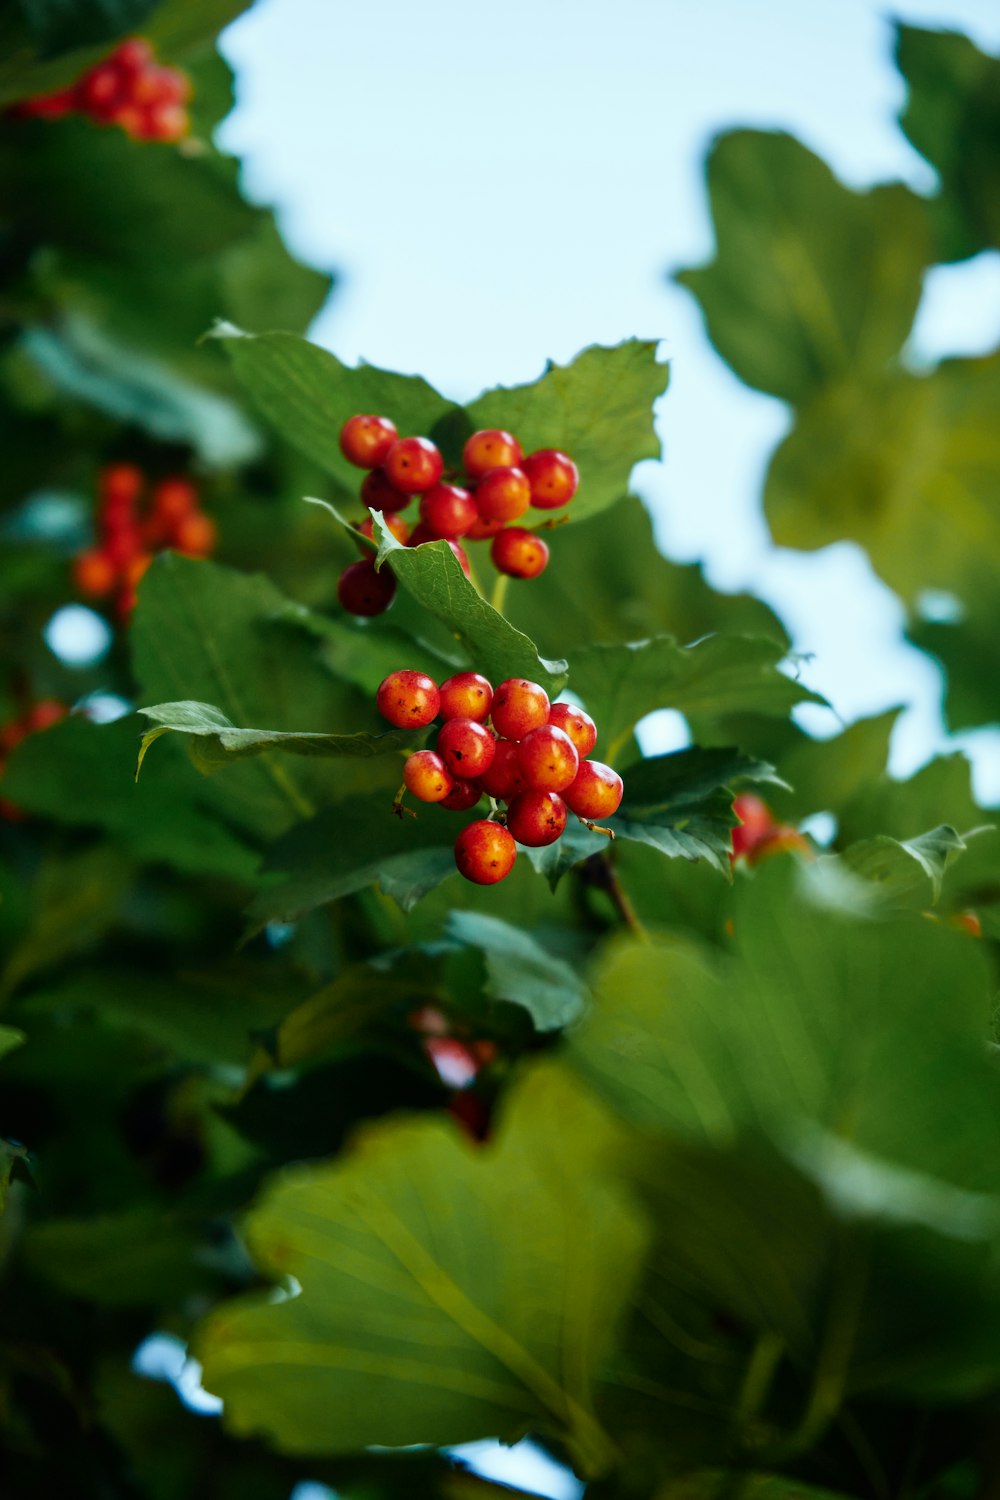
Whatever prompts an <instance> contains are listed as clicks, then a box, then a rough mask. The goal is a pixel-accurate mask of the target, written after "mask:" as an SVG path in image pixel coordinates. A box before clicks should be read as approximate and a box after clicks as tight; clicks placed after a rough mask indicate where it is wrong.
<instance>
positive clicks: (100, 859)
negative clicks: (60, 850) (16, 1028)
mask: <svg viewBox="0 0 1000 1500" xmlns="http://www.w3.org/2000/svg"><path fill="white" fill-rule="evenodd" d="M130 873H131V872H130V870H129V868H128V866H127V865H126V864H125V862H124V861H123V860H122V858H121V856H120V853H119V852H118V851H116V850H111V849H108V848H101V847H96V848H92V849H87V850H84V851H82V852H79V853H74V854H70V855H66V856H64V857H63V858H61V859H56V858H52V859H49V860H47V861H45V862H44V863H43V864H42V866H41V868H40V870H39V871H38V874H37V877H36V879H35V881H34V883H33V886H32V889H31V901H32V908H33V910H32V920H31V923H30V925H29V926H28V928H27V931H26V932H25V934H24V936H23V937H22V939H21V941H20V942H19V943H17V944H15V945H14V947H13V950H12V951H11V953H10V954H9V955H8V956H7V958H6V961H5V963H4V964H3V966H2V969H0V994H5V995H6V994H11V993H13V991H14V990H16V989H17V988H18V986H19V985H21V984H23V982H24V981H25V980H26V979H28V978H30V977H31V976H32V975H34V974H37V973H38V972H39V971H41V970H44V969H46V968H49V967H51V966H52V965H53V964H58V963H59V962H61V961H62V960H64V959H66V958H67V957H71V956H72V955H74V954H77V953H79V952H81V951H85V950H86V949H87V948H89V947H92V946H93V945H94V943H95V942H97V940H98V939H99V938H101V937H103V935H104V934H105V933H106V932H107V930H108V929H109V928H110V927H112V926H113V925H114V924H115V922H116V921H117V920H118V918H119V916H120V913H121V910H122V907H123V905H124V902H125V896H126V891H127V889H128V879H129V875H130Z"/></svg>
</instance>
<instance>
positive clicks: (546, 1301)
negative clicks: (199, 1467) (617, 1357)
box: [196, 1068, 644, 1476]
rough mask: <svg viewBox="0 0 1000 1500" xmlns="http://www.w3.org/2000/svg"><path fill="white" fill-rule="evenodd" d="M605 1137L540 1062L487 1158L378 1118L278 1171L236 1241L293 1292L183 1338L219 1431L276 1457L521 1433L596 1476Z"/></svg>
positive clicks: (618, 1220)
mask: <svg viewBox="0 0 1000 1500" xmlns="http://www.w3.org/2000/svg"><path fill="white" fill-rule="evenodd" d="M608 1138H609V1125H608V1123H607V1122H606V1120H605V1118H604V1116H603V1115H602V1114H600V1113H599V1112H598V1111H597V1109H596V1108H595V1106H594V1104H593V1103H592V1101H590V1100H589V1099H587V1098H586V1097H585V1096H584V1095H583V1094H582V1093H581V1091H579V1090H578V1089H576V1088H574V1087H572V1086H571V1085H570V1083H569V1082H568V1080H567V1079H566V1078H565V1077H564V1076H563V1075H562V1074H561V1073H560V1072H559V1071H558V1070H556V1069H554V1068H546V1069H544V1070H540V1071H538V1072H536V1073H534V1074H533V1075H531V1076H530V1077H529V1078H527V1079H526V1080H525V1081H524V1082H523V1083H522V1084H521V1086H520V1087H518V1088H517V1090H516V1091H515V1092H514V1094H513V1096H512V1097H510V1098H509V1099H508V1103H507V1108H506V1110H505V1113H504V1117H503V1121H502V1123H501V1128H500V1131H499V1135H498V1137H497V1139H496V1141H495V1143H494V1144H493V1145H492V1146H491V1147H490V1149H489V1150H488V1151H483V1150H480V1149H478V1148H477V1147H475V1146H474V1145H473V1144H472V1143H471V1142H469V1141H468V1140H467V1139H465V1138H463V1137H462V1136H461V1135H460V1134H459V1133H458V1132H457V1131H456V1130H455V1129H454V1128H452V1127H451V1126H450V1125H449V1124H446V1123H445V1122H444V1121H438V1120H431V1119H423V1120H415V1121H406V1120H402V1121H398V1120H397V1121H386V1122H383V1123H381V1124H379V1125H377V1126H375V1127H373V1128H371V1129H369V1130H368V1131H366V1133H365V1134H364V1135H363V1136H361V1137H359V1138H356V1140H355V1142H354V1145H353V1148H352V1149H350V1150H349V1151H348V1152H347V1153H346V1155H344V1156H343V1157H342V1158H341V1159H340V1161H339V1162H337V1163H335V1164H333V1165H331V1166H320V1167H312V1168H301V1167H300V1168H297V1169H292V1170H290V1171H286V1172H285V1173H284V1174H283V1176H282V1177H281V1179H280V1180H279V1181H277V1182H275V1183H274V1184H273V1185H272V1186H271V1188H270V1190H269V1192H268V1194H267V1196H266V1197H265V1199H264V1200H263V1202H262V1203H261V1204H260V1206H259V1207H258V1208H257V1209H256V1210H255V1211H254V1213H253V1214H252V1215H251V1217H250V1220H249V1222H248V1225H247V1233H248V1239H249V1244H250V1248H251V1251H252V1253H253V1255H254V1257H255V1259H256V1260H257V1262H258V1263H259V1264H260V1265H261V1267H262V1268H263V1269H265V1270H267V1272H269V1274H271V1275H272V1276H274V1277H278V1278H286V1277H289V1276H292V1277H294V1278H295V1282H296V1283H297V1284H298V1285H299V1286H300V1287H301V1291H300V1292H298V1293H297V1294H296V1295H294V1296H290V1295H289V1294H288V1293H287V1292H286V1293H285V1294H284V1295H282V1294H281V1293H277V1294H276V1293H273V1292H272V1293H271V1294H270V1295H269V1296H267V1297H265V1298H262V1297H260V1296H259V1295H258V1296H255V1297H249V1298H243V1299H241V1300H239V1301H237V1302H235V1303H231V1304H229V1305H227V1306H223V1307H222V1308H220V1309H219V1310H218V1311H216V1312H215V1313H214V1314H212V1315H211V1317H210V1318H209V1319H208V1320H207V1322H206V1323H205V1324H203V1325H202V1328H201V1332H200V1335H199V1337H198V1340H197V1344H196V1352H197V1356H198V1358H199V1359H200V1360H201V1361H202V1364H203V1367H204V1376H203V1379H204V1382H205V1385H206V1387H207V1388H208V1389H209V1390H211V1391H214V1392H215V1393H216V1394H218V1395H220V1396H221V1397H222V1398H223V1400H224V1401H225V1417H224V1420H225V1421H226V1422H227V1423H228V1424H229V1426H230V1427H231V1429H232V1430H233V1431H234V1432H237V1433H240V1434H243V1435H248V1434H250V1433H255V1434H262V1435H264V1436H266V1437H267V1438H268V1439H269V1440H270V1441H271V1442H272V1443H274V1444H276V1445H277V1446H278V1447H279V1448H281V1449H283V1450H284V1451H288V1452H294V1453H324V1452H325V1453H336V1452H350V1451H355V1450H358V1449H361V1448H362V1447H364V1446H365V1445H367V1444H371V1443H379V1444H385V1445H389V1446H399V1445H403V1444H409V1443H427V1442H430V1443H435V1444H445V1443H456V1442H462V1441H465V1440H468V1439H472V1438H475V1437H481V1436H486V1435H493V1434H498V1435H499V1436H500V1437H501V1438H503V1439H506V1440H507V1441H511V1440H512V1439H513V1438H514V1437H515V1436H519V1435H520V1434H521V1433H523V1432H524V1431H526V1430H529V1429H532V1428H534V1429H536V1430H541V1431H543V1432H547V1433H549V1434H551V1435H552V1436H553V1437H555V1438H556V1439H557V1441H559V1442H561V1443H564V1444H565V1445H566V1447H567V1449H568V1451H569V1453H570V1456H571V1458H572V1460H573V1462H574V1464H575V1465H576V1466H577V1467H578V1468H579V1470H580V1471H581V1472H583V1473H584V1474H587V1475H591V1476H593V1475H595V1474H598V1473H601V1472H603V1471H604V1470H606V1469H607V1468H608V1467H609V1466H610V1464H611V1463H612V1461H613V1458H614V1453H615V1450H614V1447H613V1445H612V1444H611V1442H610V1440H609V1439H608V1437H607V1436H606V1434H605V1433H604V1432H603V1431H602V1429H601V1428H600V1426H599V1424H598V1422H597V1420H596V1418H595V1416H594V1414H593V1408H592V1405H591V1384H592V1381H593V1380H594V1378H595V1376H596V1374H597V1371H598V1367H599V1365H600V1362H601V1360H602V1358H603V1357H604V1355H605V1354H606V1352H607V1350H608V1348H609V1345H610V1344H611V1342H612V1339H613V1336H614V1331H615V1328H616V1325H617V1323H618V1320H619V1317H620V1314H621V1312H622V1310H623V1307H624V1305H625V1303H626V1300H627V1298H628V1295H629V1291H630V1289H631V1286H632V1283H633V1279H634V1277H635V1273H636V1270H637V1268H638V1264H639V1259H640V1257H641V1254H642V1250H643V1245H644V1233H643V1227H642V1222H641V1220H639V1219H637V1217H636V1215H635V1213H634V1211H633V1210H632V1209H631V1208H630V1206H629V1204H628V1202H627V1200H626V1199H624V1198H623V1197H622V1196H620V1194H619V1192H618V1189H617V1187H616V1185H615V1183H614V1179H613V1177H612V1176H611V1174H610V1173H607V1172H606V1169H605V1168H604V1167H603V1165H602V1162H603V1156H604V1152H605V1151H606V1150H607V1146H608ZM512 1288H516V1289H517V1292H518V1294H517V1295H516V1296H513V1297H512V1296H511V1295H510V1292H511V1289H512Z"/></svg>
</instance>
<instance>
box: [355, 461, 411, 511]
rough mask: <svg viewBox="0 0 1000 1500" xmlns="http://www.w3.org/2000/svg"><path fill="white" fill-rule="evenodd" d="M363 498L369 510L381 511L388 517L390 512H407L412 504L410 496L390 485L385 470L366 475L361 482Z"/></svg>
mask: <svg viewBox="0 0 1000 1500" xmlns="http://www.w3.org/2000/svg"><path fill="white" fill-rule="evenodd" d="M361 498H362V500H363V501H364V503H365V504H366V505H367V507H368V509H369V510H381V511H384V512H385V514H386V515H388V514H389V512H390V511H394V510H405V509H406V507H407V506H408V505H409V503H410V496H409V495H404V494H403V492H402V490H397V489H396V487H395V485H392V484H390V483H389V477H388V475H387V474H386V472H385V470H384V469H372V471H371V473H370V474H366V475H365V477H364V479H362V481H361Z"/></svg>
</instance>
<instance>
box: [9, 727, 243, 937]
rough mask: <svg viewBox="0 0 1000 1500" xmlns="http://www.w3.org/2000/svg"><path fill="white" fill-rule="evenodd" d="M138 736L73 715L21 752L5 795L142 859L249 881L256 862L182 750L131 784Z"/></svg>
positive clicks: (171, 751)
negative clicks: (99, 832)
mask: <svg viewBox="0 0 1000 1500" xmlns="http://www.w3.org/2000/svg"><path fill="white" fill-rule="evenodd" d="M138 731H139V725H138V722H137V721H136V720H135V719H133V718H131V717H129V718H124V719H119V720H117V721H116V722H115V723H113V724H100V725H98V724H91V723H89V722H88V721H87V720H85V719H81V718H78V717H77V716H76V715H71V716H70V718H68V719H67V720H65V721H64V722H63V723H62V724H57V725H55V726H54V727H53V728H52V729H48V730H46V732H45V733H44V734H42V735H33V736H32V737H31V739H30V741H25V742H24V743H23V744H22V745H20V746H18V748H17V750H16V751H15V752H14V754H13V755H12V756H11V759H10V763H9V765H8V767H7V770H6V771H5V773H4V795H5V796H9V797H10V799H11V800H12V801H14V802H16V803H17V805H18V806H19V807H21V808H24V810H25V811H27V812H32V813H36V814H43V815H45V816H46V817H50V818H53V819H55V820H56V821H57V822H60V823H63V824H68V825H69V826H71V827H81V828H102V829H104V830H105V831H106V832H107V833H108V834H110V835H111V837H112V839H113V840H114V843H115V844H117V845H118V846H119V848H120V847H121V846H122V845H123V846H124V847H125V849H126V850H127V851H128V852H129V853H130V854H132V855H134V856H135V857H137V858H139V859H144V860H147V861H150V862H156V863H160V862H162V863H165V864H167V865H170V866H172V867H173V868H174V869H177V870H183V871H185V872H186V873H189V874H193V875H200V874H213V875H219V876H224V877H228V878H230V879H235V880H239V881H245V882H248V881H251V880H252V878H253V874H254V871H255V869H256V867H257V862H258V860H257V855H256V854H255V852H254V850H253V849H252V848H250V847H248V845H247V844H246V843H245V842H244V841H243V840H242V839H240V838H239V837H238V836H237V835H236V834H235V833H234V832H233V830H232V829H231V828H230V827H228V826H226V824H225V823H224V822H223V821H222V814H223V809H222V807H221V806H220V805H219V804H218V803H217V801H216V799H215V797H214V793H213V791H212V790H210V788H209V785H208V784H207V783H206V782H205V781H204V780H203V778H202V777H200V776H199V775H198V774H197V773H196V772H195V770H194V768H193V767H192V766H191V765H190V764H189V763H188V762H187V758H186V757H185V756H184V755H183V754H182V753H181V751H180V747H179V746H177V747H174V746H172V745H166V746H164V753H163V754H162V755H160V756H158V757H157V764H156V772H155V775H153V776H147V777H145V778H144V779H143V781H142V782H141V783H140V784H139V785H138V786H133V785H130V782H131V781H132V779H133V773H134V771H135V755H136V746H137V745H138ZM67 767H72V772H73V780H74V794H73V796H72V797H67V795H66V776H67ZM122 878H123V879H124V878H125V877H124V873H123V875H122ZM88 888H89V887H88ZM82 899H85V892H77V893H75V900H74V905H76V904H77V902H78V901H79V900H82ZM42 951H45V950H44V949H43V950H42Z"/></svg>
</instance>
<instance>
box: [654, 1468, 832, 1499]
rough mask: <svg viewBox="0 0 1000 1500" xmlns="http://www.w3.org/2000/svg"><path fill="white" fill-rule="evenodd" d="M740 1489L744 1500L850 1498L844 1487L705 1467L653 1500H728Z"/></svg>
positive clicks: (781, 1475) (663, 1489) (676, 1480)
mask: <svg viewBox="0 0 1000 1500" xmlns="http://www.w3.org/2000/svg"><path fill="white" fill-rule="evenodd" d="M737 1488H738V1491H739V1495H740V1500H849V1496H847V1495H846V1494H844V1493H843V1492H842V1491H840V1490H836V1491H835V1490H828V1489H820V1488H818V1487H817V1486H816V1485H814V1484H803V1483H802V1481H801V1480H799V1479H788V1478H787V1477H786V1476H785V1475H783V1474H748V1473H746V1472H745V1471H743V1470H741V1471H740V1472H739V1473H728V1472H726V1471H724V1470H722V1469H702V1470H700V1471H699V1472H698V1473H696V1474H685V1475H684V1477H683V1479H675V1480H671V1481H670V1482H669V1483H668V1484H666V1485H664V1486H663V1488H662V1489H658V1490H657V1491H656V1494H655V1495H654V1496H653V1500H727V1497H728V1496H730V1495H732V1494H733V1493H734V1491H735V1490H736V1489H737Z"/></svg>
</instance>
